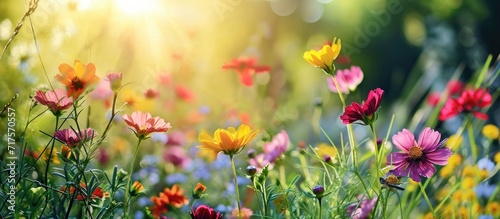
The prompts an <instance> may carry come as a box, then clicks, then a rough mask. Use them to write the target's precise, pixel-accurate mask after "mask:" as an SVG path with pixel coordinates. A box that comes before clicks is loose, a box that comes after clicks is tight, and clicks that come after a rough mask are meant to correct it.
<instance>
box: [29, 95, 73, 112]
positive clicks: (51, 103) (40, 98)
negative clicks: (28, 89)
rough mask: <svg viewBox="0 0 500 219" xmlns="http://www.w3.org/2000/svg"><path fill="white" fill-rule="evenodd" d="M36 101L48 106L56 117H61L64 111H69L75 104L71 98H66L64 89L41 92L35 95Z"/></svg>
mask: <svg viewBox="0 0 500 219" xmlns="http://www.w3.org/2000/svg"><path fill="white" fill-rule="evenodd" d="M35 100H36V102H38V103H40V104H42V105H44V106H47V107H48V108H49V109H50V111H52V113H53V114H54V115H56V116H60V115H61V113H62V111H63V110H66V109H68V108H69V107H71V104H73V102H72V101H71V98H69V97H67V96H66V91H65V90H63V89H55V90H54V91H51V90H48V91H46V92H43V91H41V90H39V91H37V92H36V94H35Z"/></svg>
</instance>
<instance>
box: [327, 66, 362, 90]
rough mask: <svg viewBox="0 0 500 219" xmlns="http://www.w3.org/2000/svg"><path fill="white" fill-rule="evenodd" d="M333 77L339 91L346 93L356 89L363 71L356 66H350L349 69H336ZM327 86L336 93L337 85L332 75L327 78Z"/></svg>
mask: <svg viewBox="0 0 500 219" xmlns="http://www.w3.org/2000/svg"><path fill="white" fill-rule="evenodd" d="M333 77H335V79H337V83H338V84H339V89H340V92H342V93H345V94H348V93H349V92H351V91H354V90H356V87H357V86H358V85H359V84H360V83H361V81H363V71H361V68H360V67H358V66H351V69H345V70H337V73H336V74H335V76H333ZM327 81H328V88H330V90H331V91H332V92H334V93H337V87H336V86H335V82H334V81H333V78H332V77H328V78H327Z"/></svg>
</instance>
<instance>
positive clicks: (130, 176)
mask: <svg viewBox="0 0 500 219" xmlns="http://www.w3.org/2000/svg"><path fill="white" fill-rule="evenodd" d="M141 141H142V138H139V141H138V142H137V147H136V148H135V152H134V158H133V159H132V163H131V164H130V168H129V171H128V174H129V177H128V179H127V187H125V199H124V202H125V206H124V207H123V218H127V214H128V211H129V207H130V206H129V203H130V200H128V199H129V198H128V196H129V193H130V182H131V181H132V173H133V172H134V164H135V159H136V157H137V154H138V152H139V146H140V145H141Z"/></svg>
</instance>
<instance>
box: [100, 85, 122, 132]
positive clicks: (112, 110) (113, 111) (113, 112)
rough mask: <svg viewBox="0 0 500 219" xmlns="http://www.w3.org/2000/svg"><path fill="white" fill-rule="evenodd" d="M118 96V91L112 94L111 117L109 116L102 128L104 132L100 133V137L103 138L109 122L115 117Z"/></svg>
mask: <svg viewBox="0 0 500 219" xmlns="http://www.w3.org/2000/svg"><path fill="white" fill-rule="evenodd" d="M117 97H118V92H115V93H114V95H113V105H112V106H111V118H109V121H108V124H107V125H106V128H105V129H104V132H103V133H102V137H101V139H104V138H105V137H106V133H107V132H108V130H109V127H111V123H112V122H113V120H114V119H115V116H116V112H115V110H116V98H117Z"/></svg>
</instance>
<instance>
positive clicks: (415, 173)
mask: <svg viewBox="0 0 500 219" xmlns="http://www.w3.org/2000/svg"><path fill="white" fill-rule="evenodd" d="M440 139H441V134H440V133H439V132H437V131H434V130H432V129H431V128H429V127H427V128H425V129H424V130H423V131H422V133H421V134H420V136H419V138H418V142H417V141H415V136H414V135H413V133H411V132H410V131H409V130H407V129H403V131H401V132H398V134H396V135H394V136H392V142H393V143H394V145H396V147H397V148H398V149H400V150H401V152H395V153H391V154H389V155H388V156H387V164H388V165H393V166H395V168H394V175H396V176H404V177H406V176H408V174H409V175H410V178H411V179H413V180H414V181H416V182H420V180H421V177H422V176H424V177H427V178H429V177H431V176H432V175H433V174H434V172H436V169H435V168H434V164H436V165H446V164H447V163H448V158H449V157H450V156H451V154H452V152H451V151H450V149H448V148H446V147H442V146H443V145H444V143H445V141H446V139H444V140H442V141H440Z"/></svg>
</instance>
